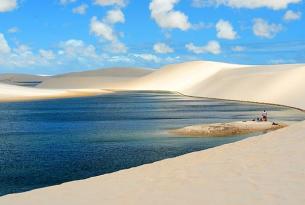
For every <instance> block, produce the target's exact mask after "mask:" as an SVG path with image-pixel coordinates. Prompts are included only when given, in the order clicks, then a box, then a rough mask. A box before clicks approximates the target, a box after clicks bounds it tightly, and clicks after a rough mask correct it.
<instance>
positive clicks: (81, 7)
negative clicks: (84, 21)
mask: <svg viewBox="0 0 305 205" xmlns="http://www.w3.org/2000/svg"><path fill="white" fill-rule="evenodd" d="M87 9H88V5H87V4H81V5H79V6H78V7H75V8H74V9H73V10H72V12H73V13H75V14H80V15H83V14H85V13H86V12H87Z"/></svg>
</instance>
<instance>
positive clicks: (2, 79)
mask: <svg viewBox="0 0 305 205" xmlns="http://www.w3.org/2000/svg"><path fill="white" fill-rule="evenodd" d="M48 78H49V76H39V75H29V74H15V73H5V74H0V83H4V84H9V85H33V84H34V85H36V84H38V83H40V82H42V81H44V80H46V79H48Z"/></svg>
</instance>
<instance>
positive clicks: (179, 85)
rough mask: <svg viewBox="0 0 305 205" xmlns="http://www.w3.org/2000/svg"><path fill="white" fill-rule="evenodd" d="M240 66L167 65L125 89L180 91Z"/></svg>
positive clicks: (209, 63) (210, 63) (204, 64)
mask: <svg viewBox="0 0 305 205" xmlns="http://www.w3.org/2000/svg"><path fill="white" fill-rule="evenodd" d="M240 67H244V66H242V65H236V64H227V63H218V62H209V61H194V62H186V63H181V64H173V65H168V66H165V67H163V68H160V69H158V70H156V71H155V72H153V73H151V74H149V75H146V76H144V77H141V78H138V79H135V80H134V81H132V82H130V83H129V84H128V86H126V87H127V89H134V90H167V91H180V90H182V89H187V88H189V87H192V86H193V85H195V84H197V83H199V82H202V81H203V80H205V79H207V78H209V77H211V76H213V75H214V74H216V73H217V72H219V71H220V70H223V69H224V70H225V69H230V68H231V69H232V68H240Z"/></svg>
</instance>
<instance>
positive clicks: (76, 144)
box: [0, 92, 305, 195]
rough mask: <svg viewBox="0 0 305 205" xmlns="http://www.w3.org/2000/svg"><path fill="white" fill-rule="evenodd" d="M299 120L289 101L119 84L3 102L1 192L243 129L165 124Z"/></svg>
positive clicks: (206, 142)
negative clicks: (99, 91) (204, 134)
mask: <svg viewBox="0 0 305 205" xmlns="http://www.w3.org/2000/svg"><path fill="white" fill-rule="evenodd" d="M264 109H266V110H267V111H268V112H269V115H270V118H271V120H281V121H288V122H293V121H300V120H304V119H305V115H304V113H302V112H300V111H298V110H294V109H291V108H286V107H279V106H270V105H261V104H253V103H238V102H231V101H218V100H211V99H202V98H201V99H200V98H190V97H184V96H179V95H177V94H174V93H167V92H120V93H115V94H109V95H104V96H99V97H90V98H75V99H61V100H47V101H35V102H17V103H0V195H6V194H9V193H16V192H23V191H27V190H32V189H35V188H40V187H46V186H50V185H55V184H60V183H63V182H68V181H72V180H78V179H84V178H88V177H92V176H97V175H101V174H105V173H110V172H114V171H118V170H121V169H126V168H130V167H135V166H139V165H142V164H146V163H151V162H155V161H158V160H161V159H165V158H170V157H175V156H179V155H182V154H185V153H190V152H194V151H198V150H204V149H208V148H211V147H215V146H219V145H222V144H225V143H230V142H234V141H237V140H241V139H244V138H245V137H249V135H248V136H238V137H224V138H221V137H219V138H181V137H177V136H172V135H170V134H169V133H168V132H167V131H168V130H169V129H173V128H180V127H183V126H186V125H191V124H197V123H212V122H227V121H236V120H248V119H252V118H254V117H255V116H258V115H259V114H260V113H261V112H262V111H263V110H264Z"/></svg>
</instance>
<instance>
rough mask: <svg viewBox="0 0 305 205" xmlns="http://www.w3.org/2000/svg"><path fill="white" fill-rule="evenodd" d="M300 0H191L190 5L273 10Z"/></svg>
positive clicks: (283, 7)
mask: <svg viewBox="0 0 305 205" xmlns="http://www.w3.org/2000/svg"><path fill="white" fill-rule="evenodd" d="M301 1H302V0H193V1H192V6H193V7H197V8H201V7H206V6H220V5H223V6H228V7H232V8H248V9H257V8H262V7H266V8H270V9H274V10H279V9H285V8H287V7H288V5H289V4H296V3H300V2H301Z"/></svg>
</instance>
